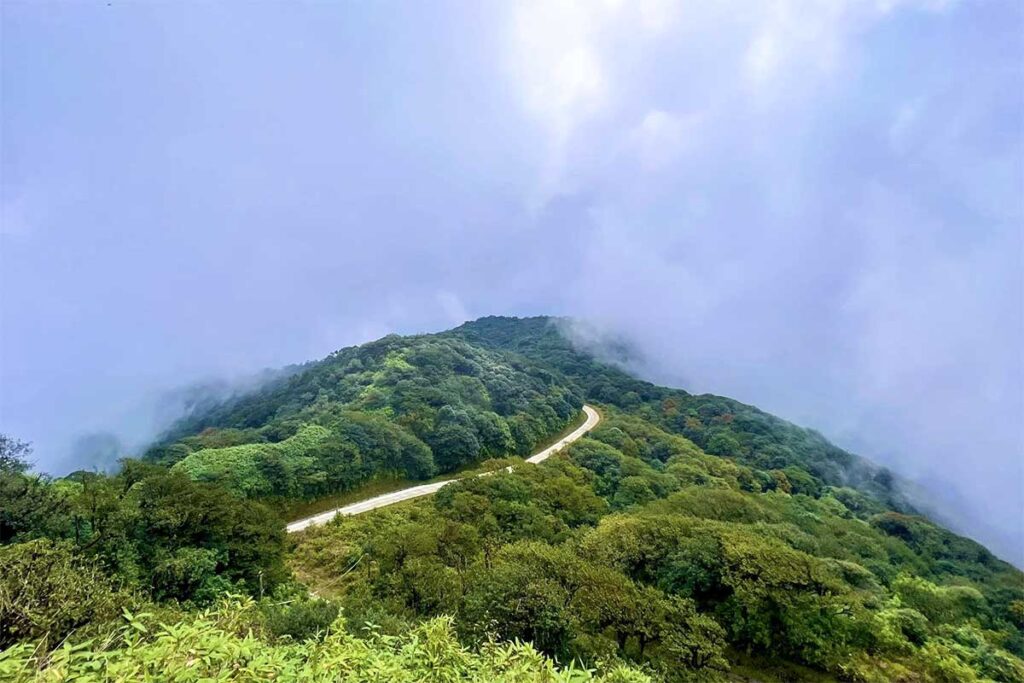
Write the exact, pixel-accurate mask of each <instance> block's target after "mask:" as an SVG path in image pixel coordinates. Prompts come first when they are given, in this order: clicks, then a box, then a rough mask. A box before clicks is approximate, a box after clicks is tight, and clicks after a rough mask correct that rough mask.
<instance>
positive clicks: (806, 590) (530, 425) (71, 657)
mask: <svg viewBox="0 0 1024 683" xmlns="http://www.w3.org/2000/svg"><path fill="white" fill-rule="evenodd" d="M564 324H565V323H564V321H554V320H552V319H548V318H531V319H525V320H520V319H513V318H485V319H481V320H479V321H475V322H472V323H467V324H466V325H463V326H462V327H459V328H456V329H455V330H452V331H449V332H446V333H442V334H438V335H425V336H417V337H386V338H384V339H382V340H380V341H378V342H374V343H372V344H367V345H364V346H361V347H357V348H352V349H344V350H342V351H339V352H337V353H335V354H332V355H331V356H329V357H328V358H327V359H324V360H323V361H319V362H317V363H311V364H309V365H307V366H303V367H302V368H299V369H297V370H295V371H293V372H290V373H288V374H287V375H286V376H281V377H278V378H277V379H275V380H274V381H272V382H271V383H270V384H268V385H266V386H264V387H263V388H261V389H260V390H257V391H255V392H252V393H250V394H247V395H244V396H240V397H236V398H234V399H232V400H230V401H227V402H224V403H222V404H219V405H217V406H215V407H213V408H212V409H207V410H203V411H201V412H197V413H196V414H193V415H190V416H188V417H187V418H186V419H184V420H183V421H181V422H180V423H179V424H177V425H175V427H174V428H173V429H172V430H171V432H170V433H169V434H168V435H167V436H166V438H165V439H163V440H162V441H161V442H160V443H158V444H156V445H155V446H154V447H153V448H152V449H150V451H149V452H148V453H147V454H146V458H145V459H144V460H142V461H126V462H125V464H124V467H123V469H122V471H121V472H120V473H118V474H116V475H113V476H102V475H84V474H79V475H76V476H74V477H71V478H69V479H65V480H59V481H50V480H46V479H40V478H38V477H34V476H32V475H29V474H27V473H26V470H25V468H24V466H23V464H22V463H23V459H22V458H21V456H23V455H24V454H23V453H19V452H18V448H17V443H16V442H13V441H6V442H5V446H4V448H5V452H7V453H8V454H9V455H10V457H7V458H5V459H3V461H2V462H3V474H2V479H0V500H2V501H3V503H4V505H3V508H2V510H0V541H2V543H3V546H2V547H0V647H7V648H9V649H8V650H7V651H6V653H5V654H4V655H3V656H0V675H2V674H3V673H4V672H5V671H6V672H10V671H15V670H17V671H19V672H22V674H21V675H26V676H27V675H30V674H31V672H34V671H37V672H39V673H38V675H39V676H40V677H43V678H47V677H48V678H49V679H52V680H63V679H64V678H62V677H65V678H67V677H71V676H74V675H78V674H82V675H86V676H93V677H94V678H95V679H96V680H103V679H104V676H107V677H108V679H118V677H120V678H121V679H123V680H127V679H129V678H140V677H144V676H145V675H149V676H151V677H154V678H156V677H159V676H160V672H161V671H165V670H169V669H174V670H181V671H187V672H188V673H187V675H184V678H183V680H193V679H196V680H198V679H200V678H203V677H218V676H222V677H225V678H229V679H230V678H235V679H240V680H257V679H260V678H261V677H263V678H265V677H266V676H267V674H268V672H270V671H275V672H280V679H281V680H291V679H295V680H299V679H301V680H306V679H313V680H317V678H318V677H323V678H325V679H326V678H329V677H330V674H329V673H328V672H330V671H343V672H344V676H348V677H347V678H345V677H341V678H330V680H387V681H391V680H395V681H405V680H590V679H591V678H596V679H599V680H617V681H618V680H622V681H634V680H647V679H648V678H649V679H651V680H661V681H683V680H730V679H732V680H745V678H744V677H745V676H755V677H756V678H757V679H758V680H762V681H770V680H847V681H879V682H881V681H907V682H912V681H921V682H926V681H989V680H990V681H1020V680H1024V662H1022V660H1021V657H1022V656H1024V575H1022V574H1021V572H1019V571H1017V570H1016V569H1015V568H1013V567H1011V566H1010V565H1008V564H1007V563H1005V562H1003V561H1001V560H999V559H998V558H996V557H995V556H993V555H992V554H991V553H990V552H988V551H987V550H986V549H985V548H984V547H982V546H980V545H979V544H977V543H974V542H973V541H970V540H968V539H965V538H962V537H958V536H956V535H955V534H952V533H951V532H949V531H947V530H945V529H943V528H941V527H940V526H938V525H936V524H934V523H932V522H930V521H929V520H928V519H926V518H925V517H923V516H921V515H919V514H918V513H917V511H915V510H914V509H913V508H912V507H910V506H909V505H908V504H907V503H906V501H905V500H904V498H903V496H902V495H901V493H900V491H899V484H898V479H897V478H896V477H895V476H894V475H892V474H891V473H889V472H888V471H886V470H884V469H882V468H878V467H876V466H874V465H872V464H871V463H869V462H866V461H864V460H862V459H861V458H858V457H857V456H855V455H853V454H850V453H847V452H846V451H843V450H842V449H839V448H837V447H836V446H834V445H832V444H830V443H829V442H828V441H827V440H826V439H825V438H824V437H823V436H821V435H820V434H818V433H816V432H814V431H812V430H807V429H803V428H800V427H797V426H795V425H792V424H789V423H787V422H785V421H783V420H780V419H778V418H775V417H773V416H771V415H768V414H766V413H764V412H762V411H760V410H758V409H756V408H754V407H751V406H747V405H744V404H741V403H738V402H736V401H733V400H731V399H726V398H722V397H717V396H710V395H702V396H694V395H691V394H688V393H686V392H685V391H681V390H678V389H669V388H665V387H658V386H655V385H652V384H650V383H647V382H643V381H640V380H637V379H635V378H633V377H631V376H629V374H627V373H626V372H625V371H623V370H621V369H619V368H617V367H616V366H614V365H611V364H608V363H605V362H602V361H601V360H600V359H599V358H598V357H597V356H595V355H593V354H591V353H588V352H586V351H581V350H579V349H577V348H574V347H573V345H572V344H570V343H569V341H567V339H566V337H565V336H563V334H562V333H561V332H560V329H561V326H562V325H564ZM584 400H586V401H587V402H589V403H591V404H592V405H595V406H597V407H598V408H599V409H600V410H601V412H602V414H603V420H602V422H601V423H600V424H599V425H598V427H597V428H595V429H594V430H593V431H592V432H591V433H590V434H589V435H588V436H587V437H586V438H584V439H581V440H579V441H577V442H576V443H574V444H573V445H572V446H571V447H569V448H568V449H567V450H566V451H563V452H562V453H560V454H559V455H557V456H555V457H553V458H551V459H549V460H548V461H546V462H545V463H543V464H542V465H539V466H532V465H526V464H522V463H520V464H518V465H514V467H513V469H512V471H511V472H508V471H504V470H501V471H499V472H498V473H496V474H493V475H492V476H487V477H479V478H467V479H463V480H461V481H460V482H458V483H456V484H451V485H449V486H447V487H445V488H443V489H441V491H440V492H439V493H437V494H436V495H435V496H433V497H431V498H427V499H421V500H418V501H414V502H409V503H404V504H402V505H399V506H395V507H391V508H386V509H382V510H377V511H375V512H372V513H368V514H365V515H361V516H358V517H347V518H341V519H338V520H336V521H335V522H333V523H332V524H330V525H328V526H326V527H322V528H318V529H313V530H310V531H307V532H304V533H302V534H298V535H296V536H294V537H292V538H290V539H287V538H285V535H284V533H283V527H282V520H281V519H280V517H279V516H278V515H277V514H276V513H275V512H274V511H273V510H274V509H279V508H280V506H277V507H276V508H275V507H268V504H271V505H275V506H276V505H277V503H279V502H280V501H282V500H297V499H311V498H316V497H318V496H324V495H329V494H332V493H336V492H338V491H346V490H353V489H356V490H357V487H359V486H360V485H361V484H363V483H365V482H367V481H368V480H370V479H374V478H376V477H383V476H400V477H405V478H409V479H424V478H429V477H431V476H434V475H435V474H436V473H438V472H450V471H454V470H457V469H460V468H465V467H469V466H476V465H478V464H479V463H480V462H481V461H484V460H487V459H491V458H504V460H502V461H501V462H502V463H503V464H508V463H514V462H515V461H513V460H509V459H508V458H509V457H510V456H516V455H525V454H527V453H529V452H530V451H531V449H532V448H534V447H535V446H536V445H537V444H538V443H540V442H543V441H545V440H546V439H548V438H550V437H551V436H552V435H553V434H555V433H557V432H558V431H559V430H561V429H562V428H564V427H565V425H567V424H568V423H570V422H571V421H572V420H573V419H574V418H575V417H576V416H577V414H578V411H579V408H580V406H581V405H582V402H583V401H584ZM81 577H87V580H85V581H82V580H81ZM311 591H312V595H311ZM227 595H234V596H236V597H233V598H230V600H228V601H227V602H225V596H227ZM246 595H247V596H251V597H250V598H244V597H239V596H246ZM313 596H315V597H313ZM140 615H149V616H140ZM61 643H63V644H61ZM510 643H529V645H523V644H510ZM54 648H56V649H54ZM51 651H52V652H53V654H50V655H47V653H48V652H51ZM341 663H344V664H341ZM5 667H6V668H5ZM332 667H333V668H332ZM338 667H342V668H338ZM344 667H348V668H344ZM580 667H582V668H583V669H586V670H588V671H591V673H587V672H585V671H583V670H581V669H580ZM24 672H30V673H29V674H26V673H24ZM104 672H106V673H104ZM371 672H372V673H371ZM31 675H34V674H31ZM339 675H341V674H339ZM431 676H434V678H433V679H432V678H431ZM289 677H291V678H289ZM303 677H305V678H303ZM602 677H603V678H602ZM87 679H88V678H87Z"/></svg>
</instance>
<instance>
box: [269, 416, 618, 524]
mask: <svg viewBox="0 0 1024 683" xmlns="http://www.w3.org/2000/svg"><path fill="white" fill-rule="evenodd" d="M583 412H584V413H586V414H587V419H586V421H584V423H583V424H582V425H580V426H579V427H577V428H576V429H574V430H573V431H572V432H570V433H569V434H568V435H567V436H565V437H564V438H563V439H562V440H561V441H558V442H557V443H555V444H553V445H551V446H548V447H547V448H545V449H544V450H542V451H538V452H537V453H534V454H533V455H531V456H530V457H529V458H527V459H526V462H531V463H538V462H544V461H545V460H547V459H548V458H550V457H551V456H552V455H554V454H555V453H557V452H558V451H560V450H562V449H563V448H565V447H566V446H568V445H569V444H571V443H572V442H573V441H576V440H577V439H579V438H580V437H581V436H583V435H584V434H586V433H587V432H589V431H590V430H591V429H593V428H594V427H595V426H596V425H597V423H598V422H600V421H601V416H600V415H599V414H598V413H597V411H596V410H594V409H593V408H591V407H590V406H587V405H585V406H583ZM509 469H511V468H509ZM486 474H489V473H485V474H481V475H477V476H481V477H482V476H485V475H486ZM453 481H458V479H448V480H445V481H438V482H434V483H433V484H420V485H419V486H411V487H409V488H407V489H401V490H399V491H392V492H391V493H385V494H383V495H380V496H374V497H373V498H367V499H366V500H361V501H359V502H358V503H352V504H351V505H346V506H344V507H340V508H335V509H333V510H328V511H327V512H321V513H320V514H319V515H313V516H312V517H306V518H305V519H300V520H296V521H294V522H292V523H291V524H289V525H288V526H287V529H288V533H294V532H296V531H302V530H303V529H308V528H309V527H311V526H320V525H322V524H327V522H329V521H331V520H332V519H334V518H335V517H337V516H338V515H358V514H360V513H362V512H369V511H370V510H376V509H377V508H382V507H387V506H388V505H394V504H395V503H401V502H402V501H403V500H410V499H412V498H419V497H420V496H429V495H430V494H431V493H436V492H437V491H438V490H439V489H440V488H441V487H443V486H447V485H448V484H450V483H452V482H453Z"/></svg>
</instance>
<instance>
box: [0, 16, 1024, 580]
mask: <svg viewBox="0 0 1024 683" xmlns="http://www.w3.org/2000/svg"><path fill="white" fill-rule="evenodd" d="M0 12H2V23H0V32H2V34H0V38H2V40H0V44H2V47H0V50H2V53H0V57H2V63H0V76H2V101H0V114H2V116H0V121H2V129H0V134H2V139H0V148H2V162H0V172H2V177H0V209H2V216H0V218H2V221H0V431H3V432H6V433H10V434H12V435H15V436H17V437H20V438H22V439H26V440H30V441H32V442H34V444H35V447H36V451H35V458H36V461H37V467H38V468H39V469H40V470H43V471H49V472H52V473H56V474H60V473H62V472H65V471H67V470H68V469H69V468H72V467H74V466H80V465H83V464H85V465H87V466H88V465H89V464H90V461H89V458H90V457H94V456H95V452H96V451H97V449H98V448H99V450H102V448H100V446H103V444H106V446H103V448H107V449H108V450H111V451H112V452H116V451H118V449H119V448H120V449H125V450H128V451H131V450H132V449H134V448H137V447H138V446H139V445H140V444H143V443H144V442H145V441H146V439H148V438H151V437H152V436H153V434H154V433H155V432H156V430H158V429H159V428H160V426H161V419H166V415H167V410H166V400H165V397H166V396H167V392H169V391H173V390H175V389H178V388H180V387H182V386H187V385H189V384H191V383H194V382H197V381H208V380H211V379H217V378H220V379H223V380H227V381H235V380H239V379H240V378H245V377H248V376H251V375H252V374H253V373H255V372H258V371H260V370H263V369H266V368H274V367H279V366H282V365H285V364H289V363H294V362H301V361H305V360H309V359H313V358H318V357H322V356H324V355H326V354H327V353H329V352H330V351H332V350H334V349H337V348H340V347H343V346H347V345H351V344H355V343H360V342H364V341H368V340H370V339H373V338H376V337H379V336H382V335H384V334H387V333H390V332H398V333H413V332H426V331H438V330H442V329H445V328H448V327H451V326H453V325H455V324H458V323H460V322H462V321H463V320H465V319H471V318H475V317H478V316H482V315H490V314H507V315H532V314H555V315H571V316H575V317H578V318H580V319H582V320H586V321H588V324H589V325H590V326H591V327H592V328H593V329H597V330H600V331H602V332H606V333H608V334H615V335H621V336H624V337H625V338H627V339H629V340H631V341H632V342H633V343H634V344H635V346H636V348H637V349H638V350H639V352H640V353H641V355H642V357H643V359H644V362H643V365H642V367H640V372H642V373H643V374H644V375H645V376H646V377H647V378H649V379H652V380H655V381H658V382H662V383H668V384H672V385H675V386H681V387H683V388H685V389H687V390H689V391H692V392H695V393H703V392H710V393H717V394H722V395H727V396H731V397H734V398H737V399H739V400H742V401H744V402H747V403H752V404H755V405H757V406H759V407H761V408H763V409H765V410H768V411H770V412H773V413H775V414H778V415H780V416H782V417H785V418H787V419H790V420H792V421H795V422H797V423H799V424H802V425H806V426H811V427H815V428H817V429H819V430H820V431H822V432H823V433H824V434H826V435H827V436H828V437H829V438H831V439H832V440H834V441H835V442H836V443H838V444H840V445H842V446H844V447H846V448H848V449H851V450H853V451H855V452H858V453H860V454H862V455H864V456H867V457H869V458H871V459H873V460H875V461H876V462H878V463H881V464H884V465H887V466H890V467H891V468H893V469H894V470H895V471H896V472H898V473H900V474H902V475H904V476H905V477H907V478H909V479H910V480H912V481H914V482H916V483H917V484H919V485H920V487H921V490H922V491H923V492H925V494H926V495H927V498H928V502H929V504H930V505H931V507H932V509H933V510H934V512H935V514H936V515H937V516H939V517H940V518H941V519H942V520H943V521H944V522H946V523H947V524H949V525H951V526H952V527H953V528H955V529H956V530H958V531H961V532H963V533H967V534H969V535H971V536H973V537H974V538H977V539H979V540H980V541H982V542H984V543H986V544H987V545H989V547H991V548H992V549H993V550H995V551H996V552H997V553H998V554H1000V555H1001V556H1003V557H1005V558H1008V559H1011V560H1014V561H1015V562H1017V563H1018V564H1019V565H1024V433H1022V430H1024V263H1022V261H1024V44H1022V40H1024V38H1022V37H1024V10H1022V7H1021V5H1020V3H1017V2H1000V1H998V0H995V1H991V2H972V1H968V0H962V1H959V2H957V1H955V0H947V1H943V0H919V1H913V0H873V1H857V0H828V1H826V0H820V1H818V0H803V1H801V2H797V1H795V0H794V1H789V0H773V1H765V2H757V3H751V2H745V1H743V2H739V1H736V2H732V1H729V0H726V1H724V2H720V3H706V2H681V3H676V2H666V1H657V0H636V1H629V2H627V1H625V0H623V1H621V2H616V1H610V0H607V1H604V2H602V1H600V0H582V1H580V2H560V1H557V0H555V1H551V0H549V1H544V2H533V1H529V0H524V1H522V2H515V3H512V2H508V3H467V2H442V1H436V2H431V3H397V2H379V3H283V2H280V3H273V2H269V3H234V4H232V3H228V2H222V3H177V2H144V3H143V2H132V3H128V2H120V1H118V0H112V1H110V2H66V3H61V2H48V3H37V2H26V1H20V0H8V1H6V2H3V3H0ZM118 443H119V444H120V446H118ZM97 444H99V445H100V446H97ZM111 444H113V445H111ZM90 454H91V455H90ZM83 458H84V459H85V462H84V463H83Z"/></svg>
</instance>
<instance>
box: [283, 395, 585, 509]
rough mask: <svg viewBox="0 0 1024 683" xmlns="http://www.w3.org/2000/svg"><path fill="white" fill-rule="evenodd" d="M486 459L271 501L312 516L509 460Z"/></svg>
mask: <svg viewBox="0 0 1024 683" xmlns="http://www.w3.org/2000/svg"><path fill="white" fill-rule="evenodd" d="M586 421H587V414H586V413H585V412H583V411H582V410H581V411H580V414H579V415H578V416H577V417H576V419H575V420H573V421H572V422H571V423H569V425H568V426H567V427H566V428H565V429H563V430H562V431H560V432H558V433H557V434H554V435H553V436H551V437H550V438H549V439H547V440H545V441H543V442H541V443H539V444H537V445H536V446H534V448H533V452H534V453H536V452H537V451H541V450H544V449H545V448H547V447H548V446H550V445H552V444H554V443H558V442H559V441H561V440H562V439H564V438H565V437H566V436H568V435H569V434H571V433H572V432H574V431H575V430H576V429H577V428H579V427H580V425H582V424H583V423H584V422H586ZM486 463H487V461H484V462H483V463H473V464H469V465H465V466H463V467H461V468H459V469H457V470H455V471H454V472H445V473H444V474H439V475H438V476H436V477H434V478H433V479H427V480H424V481H419V480H414V479H407V478H404V477H379V478H376V479H371V480H370V481H368V482H366V483H365V484H362V485H360V486H357V487H356V488H354V489H349V490H348V491H340V492H338V493H332V494H330V495H327V496H323V497H321V498H316V499H314V500H280V501H268V502H270V504H271V505H272V506H273V507H274V509H276V510H277V511H278V512H279V513H280V514H281V516H282V517H284V518H285V519H286V520H288V521H289V522H292V521H295V520H299V519H304V518H306V517H311V516H312V515H316V514H319V513H321V512H327V511H328V510H333V509H335V508H339V507H343V506H345V505H350V504H352V503H358V502H359V501H361V500H366V499H367V498H373V497H374V496H380V495H383V494H385V493H392V492H394V491H401V490H402V489H404V488H408V487H410V486H418V485H420V484H430V483H433V482H438V481H444V480H446V479H459V478H462V477H467V476H471V475H474V474H481V473H483V472H487V471H489V470H493V469H498V468H500V467H505V466H506V465H507V464H508V463H503V464H501V465H499V466H498V467H488V466H486Z"/></svg>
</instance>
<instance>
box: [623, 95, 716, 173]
mask: <svg viewBox="0 0 1024 683" xmlns="http://www.w3.org/2000/svg"><path fill="white" fill-rule="evenodd" d="M703 119H704V116H703V115H702V114H701V113H697V114H691V115H689V116H686V117H680V116H676V115H673V114H670V113H668V112H665V111H661V110H660V109H652V110H651V111H649V112H647V115H646V116H644V118H643V120H642V121H641V122H640V123H639V124H638V125H637V126H636V127H635V128H633V129H632V130H631V131H630V132H629V133H628V135H627V140H628V142H629V145H630V147H632V149H633V150H634V153H635V154H636V156H637V159H638V160H639V161H640V165H641V166H642V167H643V168H644V170H646V171H658V170H660V169H662V168H664V167H665V166H667V165H668V164H670V163H671V162H673V161H675V160H676V159H677V158H678V157H679V155H680V154H681V153H682V152H683V151H684V150H685V149H686V148H687V147H688V146H690V145H692V144H693V142H694V138H695V137H696V136H697V134H698V133H699V128H700V125H701V123H702V122H703Z"/></svg>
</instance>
